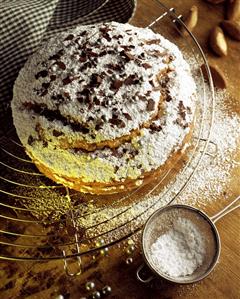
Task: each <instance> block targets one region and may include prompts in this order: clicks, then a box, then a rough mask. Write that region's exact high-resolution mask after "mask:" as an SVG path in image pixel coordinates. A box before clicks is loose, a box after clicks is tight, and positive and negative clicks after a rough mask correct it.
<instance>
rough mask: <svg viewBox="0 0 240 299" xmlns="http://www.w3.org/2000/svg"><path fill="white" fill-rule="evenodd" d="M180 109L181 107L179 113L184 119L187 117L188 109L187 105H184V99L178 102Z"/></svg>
mask: <svg viewBox="0 0 240 299" xmlns="http://www.w3.org/2000/svg"><path fill="white" fill-rule="evenodd" d="M178 109H179V114H180V116H181V117H182V118H183V120H185V119H186V109H185V106H184V105H183V101H180V102H179V104H178Z"/></svg>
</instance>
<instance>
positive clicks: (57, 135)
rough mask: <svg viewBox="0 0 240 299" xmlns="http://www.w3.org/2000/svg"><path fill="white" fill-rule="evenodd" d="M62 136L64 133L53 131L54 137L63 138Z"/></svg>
mask: <svg viewBox="0 0 240 299" xmlns="http://www.w3.org/2000/svg"><path fill="white" fill-rule="evenodd" d="M61 135H63V133H62V132H59V131H57V130H55V129H54V130H53V136H54V137H59V136H61Z"/></svg>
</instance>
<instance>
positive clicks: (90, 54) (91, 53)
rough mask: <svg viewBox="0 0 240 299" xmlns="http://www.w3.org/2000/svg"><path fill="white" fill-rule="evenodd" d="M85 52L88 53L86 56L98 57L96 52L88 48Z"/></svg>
mask: <svg viewBox="0 0 240 299" xmlns="http://www.w3.org/2000/svg"><path fill="white" fill-rule="evenodd" d="M87 54H88V56H90V57H98V54H97V53H95V52H93V51H92V50H88V52H87Z"/></svg>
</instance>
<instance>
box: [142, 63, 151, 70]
mask: <svg viewBox="0 0 240 299" xmlns="http://www.w3.org/2000/svg"><path fill="white" fill-rule="evenodd" d="M142 66H143V67H144V68H145V69H150V68H151V65H150V64H149V63H143V64H142Z"/></svg>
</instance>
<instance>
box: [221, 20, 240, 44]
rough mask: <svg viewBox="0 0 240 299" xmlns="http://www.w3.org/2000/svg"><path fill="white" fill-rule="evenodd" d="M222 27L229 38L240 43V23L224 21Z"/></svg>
mask: <svg viewBox="0 0 240 299" xmlns="http://www.w3.org/2000/svg"><path fill="white" fill-rule="evenodd" d="M221 26H222V28H223V30H224V32H226V33H227V34H228V35H229V36H231V37H232V38H233V39H236V40H239V41H240V21H238V22H237V21H222V22H221Z"/></svg>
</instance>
